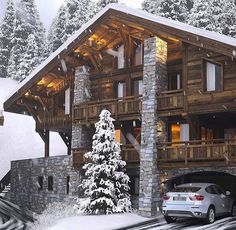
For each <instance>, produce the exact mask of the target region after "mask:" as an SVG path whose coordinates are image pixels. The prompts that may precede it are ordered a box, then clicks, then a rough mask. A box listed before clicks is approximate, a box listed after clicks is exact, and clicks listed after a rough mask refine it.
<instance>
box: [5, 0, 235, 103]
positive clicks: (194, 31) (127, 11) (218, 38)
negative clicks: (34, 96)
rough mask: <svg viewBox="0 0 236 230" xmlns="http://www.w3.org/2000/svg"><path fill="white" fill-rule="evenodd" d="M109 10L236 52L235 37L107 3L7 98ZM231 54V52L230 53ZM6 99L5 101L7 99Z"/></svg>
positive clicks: (57, 56)
mask: <svg viewBox="0 0 236 230" xmlns="http://www.w3.org/2000/svg"><path fill="white" fill-rule="evenodd" d="M109 10H116V11H120V12H123V13H125V14H127V15H131V16H135V17H138V18H141V19H142V18H143V19H146V20H149V21H152V22H155V23H158V24H162V25H166V26H168V27H171V28H174V29H178V30H181V31H185V32H187V33H191V34H194V35H196V36H202V37H205V38H208V39H211V40H215V41H217V42H220V43H224V44H227V45H230V46H233V47H235V52H236V39H234V38H231V37H228V36H226V35H222V34H219V33H216V32H212V31H208V30H203V29H199V28H196V27H194V26H190V25H187V24H185V23H182V22H178V21H174V20H171V19H167V18H164V17H160V16H156V15H153V14H150V13H148V12H146V11H143V10H138V9H133V8H130V7H127V6H124V5H119V4H114V3H113V4H109V5H108V6H106V7H105V8H104V9H103V10H101V11H100V12H99V13H98V14H96V15H95V16H94V17H93V18H92V19H91V20H89V21H88V22H87V23H85V24H84V25H83V26H82V27H81V28H80V29H79V30H78V31H77V32H75V33H74V34H73V35H72V36H71V37H69V38H68V39H67V41H66V42H65V43H64V44H62V45H61V46H60V47H59V48H58V49H57V50H56V51H55V52H54V53H52V54H51V55H50V56H49V57H48V58H47V59H46V60H45V61H44V62H42V63H41V64H40V65H39V66H38V67H37V68H36V69H34V71H32V73H31V74H30V75H29V76H28V77H27V78H26V79H25V80H24V81H22V82H21V83H20V84H19V85H18V86H17V88H16V89H15V90H14V91H13V92H12V93H11V94H10V95H9V97H8V98H7V100H8V99H9V98H10V97H11V96H13V95H14V94H15V93H17V92H18V91H19V90H20V89H21V88H22V87H23V86H24V85H25V84H26V83H27V82H29V81H30V80H31V79H32V78H33V77H34V76H35V75H37V74H38V73H39V72H40V71H41V70H42V69H43V68H45V67H46V66H47V65H48V64H49V63H50V62H51V61H52V60H54V59H55V58H60V57H59V55H60V53H61V52H62V51H64V50H66V49H67V47H68V46H69V45H70V44H71V43H73V42H74V41H75V40H76V39H77V38H78V37H79V36H80V35H81V34H82V33H83V32H85V31H86V30H87V29H88V28H89V27H90V26H91V25H92V24H93V23H94V22H96V21H97V20H98V19H99V18H100V17H101V16H102V15H104V14H105V13H106V12H107V11H109ZM232 55H233V54H232ZM7 100H6V101H7Z"/></svg>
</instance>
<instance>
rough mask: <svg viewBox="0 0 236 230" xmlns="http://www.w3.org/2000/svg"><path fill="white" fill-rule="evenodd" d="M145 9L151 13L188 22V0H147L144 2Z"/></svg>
mask: <svg viewBox="0 0 236 230" xmlns="http://www.w3.org/2000/svg"><path fill="white" fill-rule="evenodd" d="M142 6H143V10H146V11H148V12H150V13H153V14H156V15H159V16H162V17H165V18H169V19H173V20H177V21H180V22H186V20H187V16H188V7H187V2H186V0H159V1H153V0H145V1H144V2H143V4H142Z"/></svg>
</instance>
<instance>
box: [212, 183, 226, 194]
mask: <svg viewBox="0 0 236 230" xmlns="http://www.w3.org/2000/svg"><path fill="white" fill-rule="evenodd" d="M214 188H215V190H216V192H217V194H219V195H221V194H225V191H224V190H223V189H222V188H221V187H219V186H217V185H215V186H214Z"/></svg>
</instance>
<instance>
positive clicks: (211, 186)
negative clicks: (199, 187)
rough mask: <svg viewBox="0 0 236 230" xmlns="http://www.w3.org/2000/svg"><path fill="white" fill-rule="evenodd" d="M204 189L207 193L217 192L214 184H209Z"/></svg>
mask: <svg viewBox="0 0 236 230" xmlns="http://www.w3.org/2000/svg"><path fill="white" fill-rule="evenodd" d="M205 190H206V192H207V193H209V194H218V192H217V191H216V189H215V186H213V185H210V186H208V187H206V189H205Z"/></svg>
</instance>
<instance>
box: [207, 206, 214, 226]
mask: <svg viewBox="0 0 236 230" xmlns="http://www.w3.org/2000/svg"><path fill="white" fill-rule="evenodd" d="M214 221H215V209H214V207H213V206H210V207H209V209H208V212H207V217H206V223H207V224H212V223H214Z"/></svg>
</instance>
